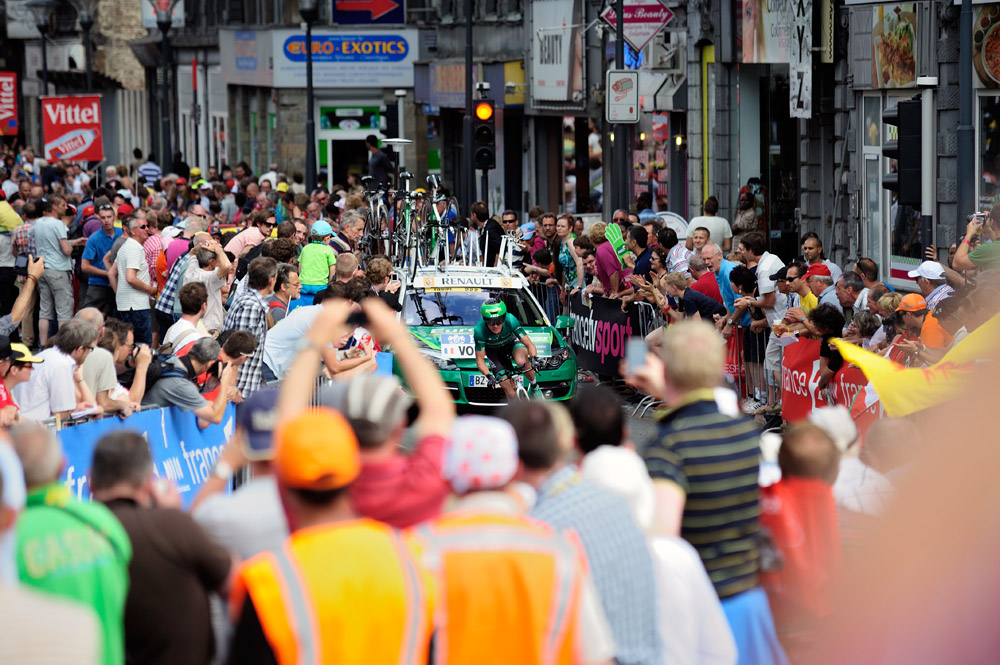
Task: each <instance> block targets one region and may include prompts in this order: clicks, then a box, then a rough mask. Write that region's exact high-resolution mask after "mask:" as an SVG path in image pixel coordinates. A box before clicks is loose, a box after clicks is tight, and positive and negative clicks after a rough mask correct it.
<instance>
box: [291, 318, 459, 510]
mask: <svg viewBox="0 0 1000 665" xmlns="http://www.w3.org/2000/svg"><path fill="white" fill-rule="evenodd" d="M361 307H362V309H363V311H364V313H365V315H366V316H367V318H368V324H367V326H366V327H367V328H368V330H370V331H371V334H372V335H373V336H374V337H375V338H376V339H378V340H379V341H380V342H382V343H383V344H388V345H391V346H392V349H393V354H394V358H393V362H395V363H396V364H397V365H398V366H399V367H400V369H401V371H402V375H403V377H404V378H405V380H406V382H407V385H408V386H409V387H410V390H412V391H413V393H414V394H416V395H419V396H420V414H419V416H418V417H417V420H416V422H415V423H414V429H415V430H416V435H417V444H416V447H415V448H414V451H413V453H411V454H410V455H403V454H400V453H399V452H398V447H399V444H400V442H401V440H402V436H403V431H404V430H405V429H406V424H407V418H406V412H407V409H408V407H409V406H410V399H409V398H408V397H407V396H406V394H405V393H403V391H402V390H401V388H400V386H399V383H398V381H396V380H395V379H391V378H388V377H385V378H382V377H367V376H366V377H357V378H354V379H351V380H349V381H346V382H344V383H335V384H334V385H333V386H330V387H328V388H325V389H324V390H323V392H322V393H321V394H320V398H319V399H320V403H321V404H322V405H324V406H329V407H331V408H335V409H337V410H338V411H340V412H341V413H343V415H344V416H345V417H346V418H347V419H348V421H349V422H350V423H351V425H352V426H353V428H354V430H355V432H356V433H357V436H358V443H359V445H360V447H361V473H360V475H359V476H358V479H357V481H356V482H355V483H354V485H353V486H352V488H351V500H352V503H353V505H354V507H355V509H356V510H357V511H358V512H359V513H361V514H362V515H365V516H367V517H371V518H374V519H378V520H381V521H383V522H386V523H388V524H391V525H392V526H395V527H397V528H403V527H407V526H411V525H413V524H416V523H418V522H422V521H424V520H426V519H429V518H431V517H434V516H435V515H438V514H439V513H440V512H441V510H442V507H443V504H444V500H445V498H446V497H447V495H448V485H447V483H446V482H445V480H444V479H443V478H442V477H441V461H442V451H443V450H444V446H445V444H446V442H447V437H448V433H449V432H450V431H451V423H452V421H453V420H454V417H455V405H454V403H453V402H452V400H451V397H450V395H449V394H448V391H447V390H446V389H445V387H444V383H443V382H442V381H441V375H440V373H439V372H438V371H437V370H436V369H435V368H434V366H433V365H431V364H430V362H429V361H428V360H427V359H426V357H425V356H424V355H423V354H422V353H420V351H419V350H418V349H417V348H416V346H415V345H414V343H413V340H412V339H411V338H410V335H409V333H408V332H407V330H406V328H405V327H404V326H403V325H402V324H401V323H399V321H398V320H397V319H396V315H395V314H394V313H393V312H392V310H391V309H389V307H388V306H387V305H385V303H383V302H382V301H381V300H379V299H377V298H368V299H366V300H365V301H364V302H363V303H362V305H361ZM322 308H323V310H322V311H321V312H320V313H319V315H318V316H317V317H316V319H315V321H314V322H313V324H312V326H311V327H310V328H309V330H308V332H307V333H306V334H305V336H304V339H305V340H306V342H305V344H306V346H304V347H303V348H302V350H301V351H299V355H298V356H297V357H296V358H295V360H294V361H293V362H292V364H291V367H290V368H289V370H288V373H287V374H286V376H285V381H284V384H285V388H284V391H283V393H282V407H281V408H282V413H283V414H285V413H296V412H298V411H300V410H302V409H304V408H306V406H307V405H308V404H309V399H310V396H311V394H312V387H313V385H314V384H315V377H316V371H317V367H318V366H319V363H318V361H319V357H318V356H319V354H320V353H321V352H322V351H324V349H326V348H327V346H328V345H329V343H330V342H332V341H333V340H335V339H337V338H338V337H339V336H342V335H343V334H344V333H345V332H349V327H348V326H345V322H346V320H347V315H348V313H349V311H350V310H351V306H350V305H349V304H347V303H346V302H344V301H340V300H337V301H332V302H329V303H324V304H323V305H322ZM293 314H294V313H293Z"/></svg>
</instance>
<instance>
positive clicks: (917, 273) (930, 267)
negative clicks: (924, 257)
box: [906, 261, 944, 279]
mask: <svg viewBox="0 0 1000 665" xmlns="http://www.w3.org/2000/svg"><path fill="white" fill-rule="evenodd" d="M906 275H907V276H908V277H910V279H916V278H917V277H923V278H924V279H944V266H942V265H941V264H940V263H938V262H937V261H924V262H923V263H921V264H920V265H919V266H917V269H916V270H911V271H910V272H908V273H906Z"/></svg>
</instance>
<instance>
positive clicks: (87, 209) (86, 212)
mask: <svg viewBox="0 0 1000 665" xmlns="http://www.w3.org/2000/svg"><path fill="white" fill-rule="evenodd" d="M93 214H94V206H93V205H86V206H84V207H83V216H84V217H90V216H91V215H93Z"/></svg>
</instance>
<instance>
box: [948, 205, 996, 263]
mask: <svg viewBox="0 0 1000 665" xmlns="http://www.w3.org/2000/svg"><path fill="white" fill-rule="evenodd" d="M977 236H978V237H979V239H980V242H979V245H978V246H977V247H976V248H975V249H972V244H973V243H974V242H975V241H976V238H977ZM987 236H988V237H990V238H993V239H996V238H997V237H1000V206H993V209H992V210H991V211H990V212H989V214H987V213H984V212H981V213H976V214H974V215H972V217H971V219H970V220H969V224H968V226H966V227H965V237H964V238H962V242H960V243H959V244H958V249H957V250H956V251H955V258H954V259H953V260H952V264H951V266H952V268H954V269H955V270H971V269H973V268H982V269H983V270H990V269H997V268H1000V243H997V242H982V239H983V238H985V237H987Z"/></svg>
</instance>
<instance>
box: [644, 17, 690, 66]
mask: <svg viewBox="0 0 1000 665" xmlns="http://www.w3.org/2000/svg"><path fill="white" fill-rule="evenodd" d="M650 56H651V57H650V64H651V65H652V67H651V68H652V69H655V70H657V71H659V72H661V73H664V74H680V75H683V74H685V73H686V71H687V33H686V32H685V31H684V29H683V28H679V29H671V28H668V29H666V30H664V31H663V34H662V35H661V36H660V37H658V38H657V39H655V40H653V43H652V49H651V53H650Z"/></svg>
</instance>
